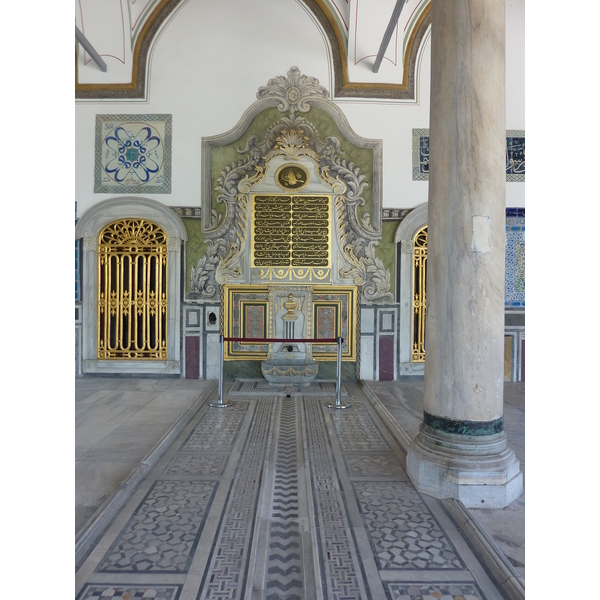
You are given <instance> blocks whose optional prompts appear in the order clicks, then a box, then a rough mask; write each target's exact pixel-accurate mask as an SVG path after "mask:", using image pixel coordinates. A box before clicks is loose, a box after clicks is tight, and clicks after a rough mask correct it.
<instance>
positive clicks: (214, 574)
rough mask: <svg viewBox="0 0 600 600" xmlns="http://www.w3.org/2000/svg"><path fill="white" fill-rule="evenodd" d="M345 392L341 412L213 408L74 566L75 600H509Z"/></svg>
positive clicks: (366, 405)
mask: <svg viewBox="0 0 600 600" xmlns="http://www.w3.org/2000/svg"><path fill="white" fill-rule="evenodd" d="M344 388H345V392H346V395H345V396H344V401H347V402H349V403H351V406H350V407H349V408H346V409H344V410H336V409H332V408H328V406H327V405H328V403H331V402H335V397H334V396H331V395H325V396H324V395H320V396H319V395H316V394H312V395H311V394H306V395H289V396H286V397H282V396H280V395H276V394H271V395H268V394H264V395H248V396H244V395H243V394H239V395H235V396H234V397H232V398H231V399H230V400H229V402H230V406H228V407H227V408H210V407H209V406H208V402H205V403H204V405H203V406H202V407H201V408H200V410H199V411H198V413H197V414H196V415H195V417H194V418H193V419H192V420H191V422H190V423H189V425H188V426H187V428H186V429H185V430H184V431H183V432H182V434H181V435H180V436H179V438H178V439H177V440H176V442H175V443H174V444H173V445H172V446H171V447H170V449H169V450H168V451H167V452H166V453H165V454H164V455H163V457H162V458H161V460H160V461H159V462H158V463H157V464H156V466H155V467H154V469H153V470H152V471H151V472H150V473H149V474H148V476H147V477H146V478H145V479H144V480H143V481H142V482H141V483H140V485H139V486H138V488H137V489H136V491H135V493H134V494H133V496H132V497H131V499H130V500H129V502H128V503H127V504H126V505H125V507H124V508H123V509H122V510H121V511H120V513H119V514H118V515H117V517H116V518H115V520H114V521H113V522H112V524H111V525H110V526H109V527H108V528H107V530H106V531H105V533H104V534H103V536H102V537H101V538H100V539H99V541H98V542H97V543H96V544H95V546H94V547H93V548H92V549H91V550H90V552H89V553H88V555H87V556H86V557H84V559H83V560H82V561H81V564H79V565H78V568H77V573H76V598H77V600H92V599H93V600H108V599H113V598H119V599H120V600H133V599H137V598H144V599H145V598H153V599H155V600H208V599H215V600H217V599H218V600H225V599H247V600H250V599H253V600H254V599H259V598H260V599H265V600H279V599H280V600H292V599H294V600H313V599H315V600H321V599H322V600H325V599H327V600H354V599H356V600H359V599H361V600H367V599H373V600H377V599H382V600H383V599H386V600H421V599H423V600H429V599H433V598H436V599H442V600H449V599H453V600H496V599H500V598H503V597H504V596H503V594H502V592H501V590H500V588H499V587H498V585H497V583H496V582H494V581H493V580H492V579H491V578H490V577H489V576H488V574H487V571H486V570H485V568H484V567H483V565H482V564H481V563H480V561H479V560H478V558H477V557H476V556H475V554H474V553H473V551H472V550H471V549H470V546H469V544H468V542H467V540H465V539H464V537H463V535H462V534H461V532H460V529H459V528H458V527H457V525H456V523H455V522H454V521H453V520H452V518H451V516H450V514H449V513H448V512H447V511H446V509H445V508H444V505H443V503H441V502H439V501H437V500H434V499H432V498H430V497H427V496H424V495H421V494H419V493H418V492H417V491H416V490H415V488H414V486H413V485H412V483H411V482H410V480H409V479H408V477H407V475H406V472H405V469H404V466H403V465H404V464H405V456H404V453H403V450H402V448H401V447H400V445H399V443H398V442H397V441H396V439H395V438H394V437H393V434H392V429H390V428H388V426H387V425H386V423H385V422H384V420H382V417H380V416H379V413H378V412H377V411H376V409H375V408H374V406H373V405H372V403H371V402H370V400H369V399H368V397H367V396H365V394H364V393H363V391H362V389H361V388H360V386H359V385H357V384H344ZM240 391H241V390H240ZM265 391H268V390H265Z"/></svg>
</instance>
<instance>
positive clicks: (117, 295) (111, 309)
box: [98, 219, 167, 360]
mask: <svg viewBox="0 0 600 600" xmlns="http://www.w3.org/2000/svg"><path fill="white" fill-rule="evenodd" d="M98 284H99V285H98V358H99V359H131V360H139V359H146V360H166V358H167V235H166V233H165V231H164V229H162V228H161V227H160V226H159V225H157V224H156V223H152V222H151V221H147V220H145V219H122V220H120V221H115V222H114V223H110V224H109V225H107V226H106V227H105V228H104V229H103V230H102V231H101V233H100V236H99V240H98Z"/></svg>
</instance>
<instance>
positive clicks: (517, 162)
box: [506, 129, 525, 181]
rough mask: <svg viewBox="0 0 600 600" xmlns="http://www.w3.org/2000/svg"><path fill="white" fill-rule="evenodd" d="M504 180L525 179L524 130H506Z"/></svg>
mask: <svg viewBox="0 0 600 600" xmlns="http://www.w3.org/2000/svg"><path fill="white" fill-rule="evenodd" d="M506 181H525V132H524V131H522V130H520V129H509V130H508V131H507V132H506Z"/></svg>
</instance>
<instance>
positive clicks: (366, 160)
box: [304, 106, 373, 223]
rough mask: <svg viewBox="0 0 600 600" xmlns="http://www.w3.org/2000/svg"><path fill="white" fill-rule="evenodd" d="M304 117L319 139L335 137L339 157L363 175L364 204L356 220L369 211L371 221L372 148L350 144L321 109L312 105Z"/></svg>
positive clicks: (333, 121) (329, 116)
mask: <svg viewBox="0 0 600 600" xmlns="http://www.w3.org/2000/svg"><path fill="white" fill-rule="evenodd" d="M304 116H305V119H306V120H307V121H310V122H311V123H312V124H313V125H314V126H315V127H316V129H317V131H318V132H319V137H320V138H321V140H323V141H324V140H325V139H326V138H327V137H328V136H333V137H335V138H337V139H338V140H339V142H340V147H341V149H342V154H341V157H342V158H343V159H345V160H346V166H349V164H350V163H354V168H356V167H358V168H359V169H360V171H359V175H364V176H365V181H366V182H367V183H368V185H367V186H366V187H365V189H364V191H363V194H362V197H363V198H364V200H365V204H364V206H359V207H358V208H357V211H356V212H357V215H358V220H359V221H360V220H361V218H362V216H363V214H364V213H365V212H368V213H369V216H370V217H371V223H372V222H373V217H372V214H371V212H372V210H373V150H370V149H368V148H358V147H357V146H354V144H351V143H350V142H349V141H348V140H346V138H345V137H344V134H343V133H342V132H341V131H340V129H339V127H338V126H337V123H336V122H335V120H334V119H333V117H332V116H331V115H330V114H329V113H327V112H326V111H324V110H323V109H320V108H316V107H314V106H313V107H312V108H311V109H310V110H309V111H308V113H306V115H304Z"/></svg>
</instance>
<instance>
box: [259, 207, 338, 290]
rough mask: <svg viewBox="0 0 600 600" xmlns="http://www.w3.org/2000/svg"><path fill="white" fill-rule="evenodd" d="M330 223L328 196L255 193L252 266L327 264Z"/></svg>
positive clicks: (327, 265) (329, 252)
mask: <svg viewBox="0 0 600 600" xmlns="http://www.w3.org/2000/svg"><path fill="white" fill-rule="evenodd" d="M330 223H331V199H330V198H329V196H255V197H254V202H253V206H252V227H253V232H252V233H253V235H252V266H253V267H305V268H306V267H308V268H309V269H310V268H313V269H314V268H317V267H326V268H327V267H330V266H331V259H330V256H331V235H330V230H331V227H330ZM321 271H322V269H321ZM321 278H322V277H321Z"/></svg>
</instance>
